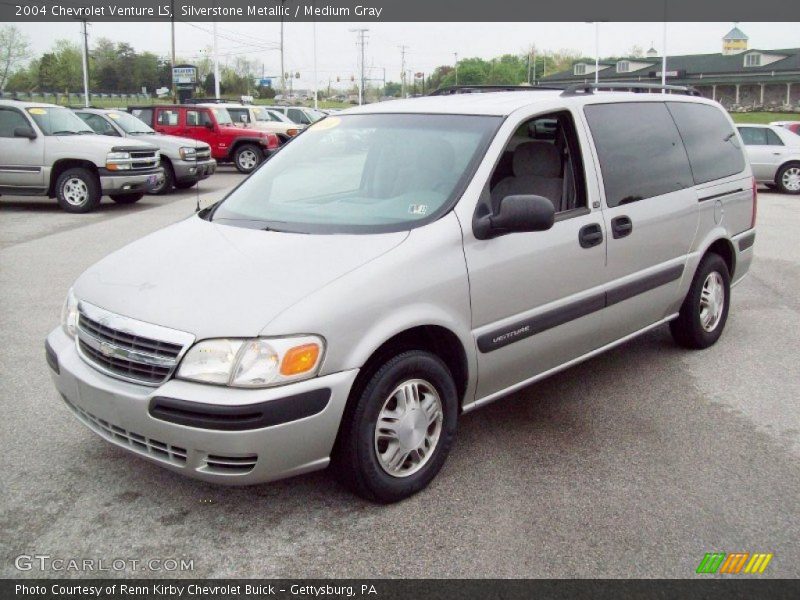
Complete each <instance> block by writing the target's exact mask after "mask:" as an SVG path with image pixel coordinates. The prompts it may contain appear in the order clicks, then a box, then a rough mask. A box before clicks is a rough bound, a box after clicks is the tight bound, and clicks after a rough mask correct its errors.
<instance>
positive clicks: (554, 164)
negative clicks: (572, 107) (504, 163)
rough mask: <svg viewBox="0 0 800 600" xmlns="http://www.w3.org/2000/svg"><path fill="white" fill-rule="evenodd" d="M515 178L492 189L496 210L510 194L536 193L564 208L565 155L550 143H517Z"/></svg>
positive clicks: (557, 206) (558, 207) (512, 166)
mask: <svg viewBox="0 0 800 600" xmlns="http://www.w3.org/2000/svg"><path fill="white" fill-rule="evenodd" d="M511 170H512V173H514V175H513V177H506V178H505V179H502V180H500V182H498V184H497V185H496V186H495V187H494V189H493V190H492V205H493V207H494V209H495V210H496V209H497V207H498V206H499V204H500V200H502V199H503V198H505V197H506V196H513V195H518V194H527V195H530V194H533V195H535V196H544V197H545V198H547V199H548V200H550V202H552V203H553V206H554V207H555V209H556V211H559V210H561V195H562V193H563V188H564V182H563V180H562V179H561V155H560V154H559V152H558V149H557V148H556V147H555V146H554V145H553V144H550V143H548V142H525V143H524V144H520V145H519V146H517V148H516V150H514V156H513V158H512V161H511Z"/></svg>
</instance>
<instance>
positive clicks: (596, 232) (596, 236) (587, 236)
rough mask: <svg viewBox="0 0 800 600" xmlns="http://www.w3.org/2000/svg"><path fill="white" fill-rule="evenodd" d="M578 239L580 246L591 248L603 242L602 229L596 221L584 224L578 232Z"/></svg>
mask: <svg viewBox="0 0 800 600" xmlns="http://www.w3.org/2000/svg"><path fill="white" fill-rule="evenodd" d="M578 241H579V242H580V244H581V248H591V247H592V246H597V245H598V244H601V243H603V229H602V227H600V225H599V224H597V223H592V224H591V225H584V226H583V227H581V230H580V231H579V232H578Z"/></svg>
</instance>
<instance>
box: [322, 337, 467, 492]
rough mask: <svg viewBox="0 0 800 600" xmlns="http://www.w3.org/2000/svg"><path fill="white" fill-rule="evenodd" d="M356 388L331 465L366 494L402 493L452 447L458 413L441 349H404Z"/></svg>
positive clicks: (426, 477)
mask: <svg viewBox="0 0 800 600" xmlns="http://www.w3.org/2000/svg"><path fill="white" fill-rule="evenodd" d="M358 389H359V388H356V390H357V391H356V393H357V394H358V397H357V398H351V401H352V402H355V404H352V405H351V406H349V407H348V410H347V411H345V415H344V417H343V418H342V424H341V431H340V437H339V440H338V442H337V447H336V450H335V452H334V457H333V460H334V468H335V470H336V473H337V475H338V477H339V479H340V480H341V481H342V482H343V483H344V484H345V485H347V486H348V487H349V488H350V489H352V490H353V491H354V492H355V493H356V494H358V495H360V496H362V497H364V498H366V499H368V500H372V501H375V502H381V503H389V502H397V501H399V500H403V499H404V498H407V497H409V496H411V495H412V494H415V493H417V492H418V491H420V490H422V489H423V488H424V487H426V486H427V485H428V484H429V483H430V482H431V480H432V479H433V478H434V477H435V476H436V474H437V473H438V472H439V470H440V469H441V468H442V465H444V462H445V459H446V458H447V455H448V453H449V452H450V447H451V445H452V443H453V439H454V438H455V433H456V425H457V420H458V392H457V391H456V386H455V383H454V382H453V377H452V375H451V374H450V371H449V369H448V368H447V366H446V365H445V364H444V362H442V360H441V359H440V358H439V357H437V356H435V355H433V354H431V353H429V352H425V351H422V350H410V351H406V352H402V353H400V354H398V355H396V356H394V357H393V358H391V359H390V360H388V361H387V362H386V363H384V364H383V366H381V367H380V368H379V369H378V370H377V371H376V372H375V373H374V374H372V376H370V378H369V380H368V381H367V382H366V385H364V386H363V387H362V388H360V391H358Z"/></svg>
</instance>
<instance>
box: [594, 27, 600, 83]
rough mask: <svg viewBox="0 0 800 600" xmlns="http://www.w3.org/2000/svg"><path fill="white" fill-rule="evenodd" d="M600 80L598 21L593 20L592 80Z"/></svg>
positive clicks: (596, 81)
mask: <svg viewBox="0 0 800 600" xmlns="http://www.w3.org/2000/svg"><path fill="white" fill-rule="evenodd" d="M599 81H600V23H599V22H598V21H595V22H594V82H595V84H596V83H598V82H599Z"/></svg>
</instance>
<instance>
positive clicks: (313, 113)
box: [306, 108, 328, 123]
mask: <svg viewBox="0 0 800 600" xmlns="http://www.w3.org/2000/svg"><path fill="white" fill-rule="evenodd" d="M306 115H308V118H309V119H311V122H312V123H316V122H317V121H319V120H320V119H324V118H325V117H327V116H328V115H326V114H325V113H322V112H319V111H318V110H314V109H313V108H307V109H306Z"/></svg>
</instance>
